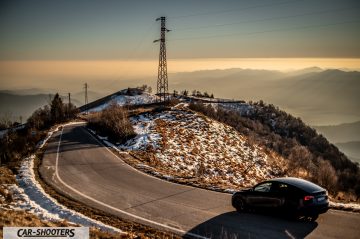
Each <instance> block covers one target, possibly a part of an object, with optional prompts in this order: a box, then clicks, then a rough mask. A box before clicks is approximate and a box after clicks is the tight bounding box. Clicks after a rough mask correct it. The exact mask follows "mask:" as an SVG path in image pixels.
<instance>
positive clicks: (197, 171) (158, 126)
mask: <svg viewBox="0 0 360 239" xmlns="http://www.w3.org/2000/svg"><path fill="white" fill-rule="evenodd" d="M131 122H132V123H133V125H134V129H135V132H136V133H137V134H138V135H137V137H135V138H134V139H132V140H130V141H128V142H127V143H126V144H124V145H119V146H118V147H119V148H120V149H123V150H124V149H125V150H141V151H146V152H148V153H149V154H152V155H153V158H151V161H152V164H154V165H155V166H154V165H152V164H151V163H150V166H151V167H155V168H157V169H161V170H162V171H164V173H163V174H164V175H165V174H168V175H173V176H177V177H187V178H189V177H194V178H195V177H196V178H201V180H203V181H204V182H208V183H209V185H210V184H217V185H218V184H221V185H223V186H226V187H228V189H229V190H231V189H235V188H239V187H247V186H250V185H253V184H255V183H257V182H259V181H261V180H264V179H268V178H271V177H272V175H273V174H274V173H275V174H277V173H279V170H280V169H279V168H277V167H276V166H277V165H276V163H274V161H277V160H274V159H272V158H269V156H268V155H267V154H265V153H264V152H263V150H262V149H261V148H260V147H258V146H253V145H251V144H250V143H248V142H247V139H246V138H245V137H244V136H242V135H240V134H239V133H238V132H237V131H235V130H234V129H233V128H231V127H229V126H226V125H224V124H222V123H219V122H217V121H214V120H210V119H208V118H204V117H201V116H199V115H198V114H195V113H192V112H190V111H187V110H173V111H166V112H162V113H157V114H149V113H147V114H143V115H140V116H138V117H133V118H131ZM166 172H167V173H166Z"/></svg>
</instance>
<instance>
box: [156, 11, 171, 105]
mask: <svg viewBox="0 0 360 239" xmlns="http://www.w3.org/2000/svg"><path fill="white" fill-rule="evenodd" d="M159 20H161V28H160V29H161V35H160V39H157V40H155V41H154V43H155V42H160V54H159V69H158V79H157V95H158V96H159V98H160V102H166V101H168V99H169V83H168V76H167V63H166V45H165V33H166V32H169V31H170V30H169V29H167V28H166V26H165V22H166V17H159V18H157V19H156V21H159Z"/></svg>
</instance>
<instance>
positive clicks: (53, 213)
mask: <svg viewBox="0 0 360 239" xmlns="http://www.w3.org/2000/svg"><path fill="white" fill-rule="evenodd" d="M77 123H79V122H75V124H77ZM58 130H59V127H57V128H55V129H54V130H52V131H50V132H49V133H48V136H47V137H46V139H45V140H43V141H42V142H40V143H39V144H38V147H39V148H42V147H43V146H44V145H45V143H46V141H47V140H48V139H49V138H50V137H51V135H52V134H53V133H54V132H56V131H58ZM33 167H34V156H30V157H28V158H25V159H24V160H23V162H22V164H21V168H20V170H19V174H18V175H17V176H16V180H17V182H18V184H19V186H17V185H6V188H7V189H8V190H9V191H10V192H11V193H12V194H13V198H14V202H13V203H11V204H10V205H8V206H9V209H15V210H26V211H28V212H30V213H33V214H35V215H37V216H38V217H39V218H40V219H44V220H50V221H56V220H61V221H62V220H67V221H68V222H70V223H74V224H80V225H82V226H89V227H97V228H100V229H101V230H105V231H109V232H117V233H122V231H121V230H119V229H117V228H114V227H111V226H108V225H105V224H104V223H102V222H100V221H97V220H94V219H91V218H89V217H87V216H85V215H83V214H81V213H78V212H76V211H74V210H71V209H68V208H66V207H65V206H63V205H61V204H59V203H58V202H57V201H56V200H55V199H53V198H52V197H51V196H50V195H48V194H47V193H46V192H45V191H44V190H43V188H42V187H41V185H40V184H39V183H38V182H37V181H36V179H35V174H34V171H33V170H34V169H33Z"/></svg>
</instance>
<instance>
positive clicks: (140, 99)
mask: <svg viewBox="0 0 360 239" xmlns="http://www.w3.org/2000/svg"><path fill="white" fill-rule="evenodd" d="M155 101H156V96H155V95H152V94H149V93H146V92H144V93H142V94H141V95H134V96H129V95H117V96H114V97H113V98H112V99H111V100H110V101H109V102H106V103H104V104H102V105H99V106H97V107H94V108H91V109H89V112H99V111H102V110H103V109H105V108H106V107H107V106H108V105H109V104H110V103H111V102H116V103H117V104H118V105H126V104H128V105H140V104H148V103H153V102H155Z"/></svg>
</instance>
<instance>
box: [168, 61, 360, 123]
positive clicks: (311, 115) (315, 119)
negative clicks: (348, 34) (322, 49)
mask: <svg viewBox="0 0 360 239" xmlns="http://www.w3.org/2000/svg"><path fill="white" fill-rule="evenodd" d="M214 76H219V77H214ZM170 79H171V81H170V80H169V82H171V84H170V86H172V87H173V88H175V89H177V90H182V89H190V90H191V89H202V90H204V91H207V92H211V93H214V95H215V96H216V97H220V98H233V99H243V100H252V101H258V100H264V101H265V102H268V103H271V104H274V105H276V106H279V107H280V108H282V109H284V110H286V111H288V112H289V113H291V114H293V115H295V116H298V117H301V118H302V119H303V120H305V121H306V122H307V123H308V124H310V125H328V124H339V123H342V122H349V121H357V120H360V106H359V104H358V102H360V94H359V93H358V92H360V72H358V71H341V70H337V69H329V70H322V69H320V68H317V67H314V68H307V69H304V70H303V71H292V72H280V71H268V70H253V69H230V70H211V71H196V72H187V73H177V74H173V75H171V78H170Z"/></svg>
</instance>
